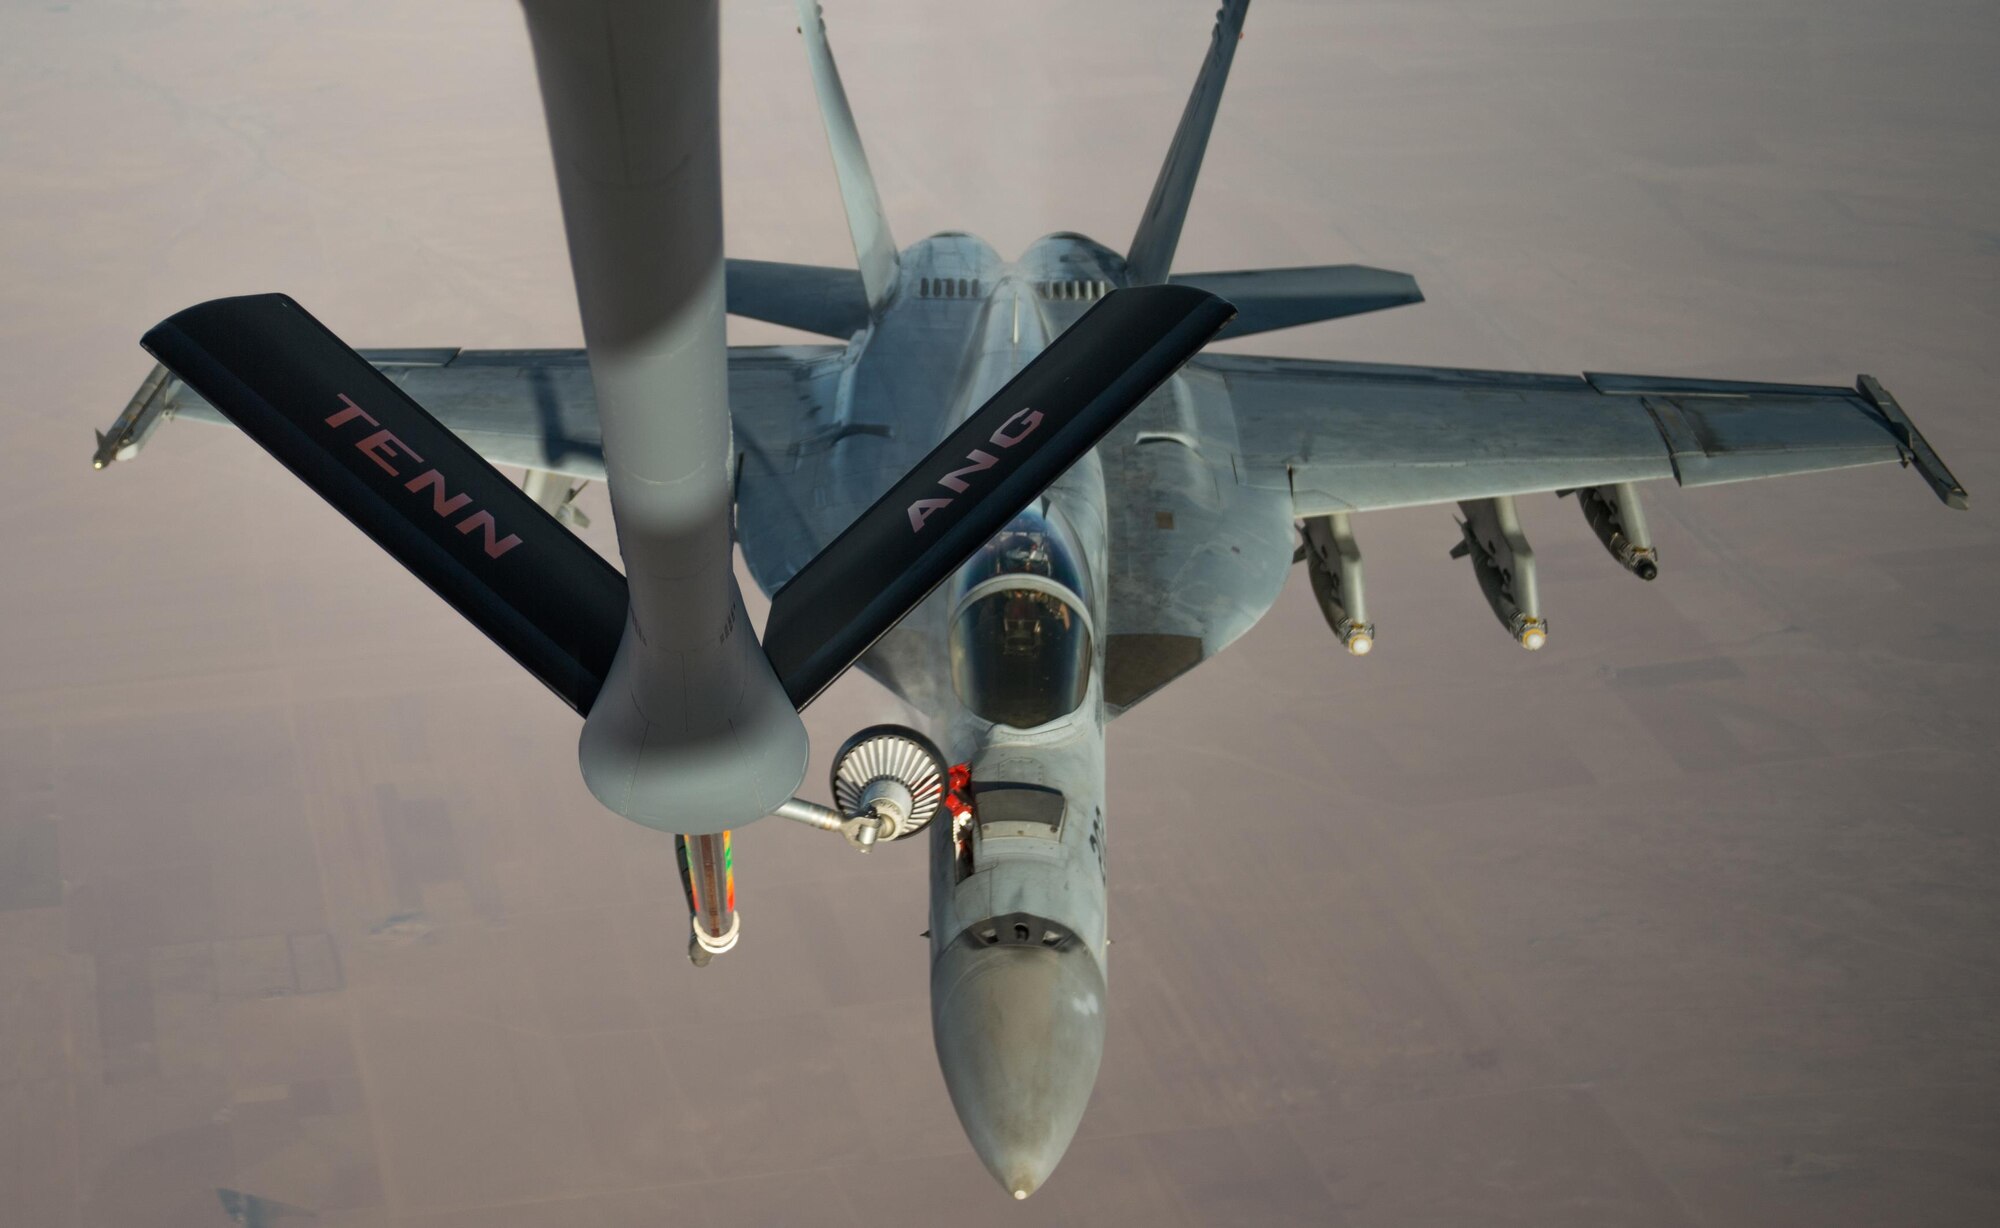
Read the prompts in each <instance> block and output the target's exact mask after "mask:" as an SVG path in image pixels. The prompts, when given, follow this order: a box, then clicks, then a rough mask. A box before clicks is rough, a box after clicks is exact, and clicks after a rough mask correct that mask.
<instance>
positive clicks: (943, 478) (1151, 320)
mask: <svg viewBox="0 0 2000 1228" xmlns="http://www.w3.org/2000/svg"><path fill="white" fill-rule="evenodd" d="M1229 316H1230V306H1229V304H1228V303H1226V302H1224V301H1223V300H1221V299H1219V298H1216V297H1215V296H1214V295H1212V294H1208V293H1206V292H1204V291H1201V290H1196V289H1193V288H1192V287H1188V286H1164V285H1162V286H1149V287H1142V288H1138V289H1130V290H1114V291H1112V292H1111V293H1110V294H1108V295H1106V296H1105V297H1104V298H1103V299H1102V300H1100V301H1099V302H1098V304H1097V306H1095V307H1093V308H1092V309H1091V310H1090V311H1089V312H1088V313H1087V314H1085V315H1084V317H1083V318H1082V319H1080V320H1078V321H1077V322H1076V323H1075V324H1073V325H1071V326H1070V328H1069V329H1068V331H1066V332H1064V333H1063V334H1062V335H1061V336H1059V337H1057V338H1056V340H1055V343H1054V344H1052V345H1050V346H1049V348H1048V349H1046V350H1044V351H1042V353H1041V354H1040V355H1039V356H1038V357H1036V359H1035V360H1034V361H1033V362H1031V363H1029V364H1028V366H1027V367H1026V368H1025V369H1024V370H1022V372H1021V373H1020V374H1019V375H1017V376H1015V377H1014V378H1013V379H1012V380H1010V381H1008V383H1007V386H1006V387H1004V388H1002V389H1001V390H1000V391H999V392H997V393H995V394H994V396H993V398H992V399H991V400H989V401H988V402H986V404H985V405H983V406H981V407H980V408H979V409H978V410H977V411H976V412H974V413H973V414H972V416H971V417H969V418H967V419H966V420H965V421H964V423H962V424H961V425H960V426H959V428H958V429H957V430H955V431H953V432H952V433H951V435H950V436H949V437H947V438H946V439H945V441H944V442H943V443H941V444H939V445H938V446H937V448H936V449H935V450H934V451H932V452H931V454H930V455H928V456H926V457H925V458H924V459H923V460H921V461H919V462H918V463H917V464H916V466H915V467H914V468H912V469H911V470H910V472H909V473H907V474H905V475H904V476H903V478H902V479H901V480H899V481H898V482H897V483H896V484H895V485H894V486H892V487H890V488H889V492H888V493H887V494H885V495H883V496H882V497H881V498H880V499H879V500H877V501H876V502H875V504H874V505H873V506H871V507H870V508H869V509H868V510H867V511H865V512H863V513H861V515H860V516H859V517H858V518H856V519H855V521H854V523H853V524H851V525H849V526H848V527H847V529H846V531H844V532H843V533H841V535H840V536H839V537H837V538H835V539H834V540H833V541H832V542H831V543H830V544H828V546H827V547H826V549H824V550H822V551H820V552H819V554H818V555H816V556H814V558H813V559H812V561H811V562H809V563H807V564H806V565H805V566H804V567H803V568H801V569H800V570H799V572H798V574H797V575H795V576H793V577H792V579H791V581H790V583H788V584H786V585H785V587H783V588H781V589H779V590H778V593H777V595H776V596H775V597H773V598H772V599H771V618H770V621H769V623H767V624H766V626H765V628H764V651H765V653H766V654H767V655H769V657H770V658H771V664H772V665H773V666H774V667H776V669H777V671H778V678H779V680H780V681H781V682H782V683H783V684H784V687H785V691H786V693H787V694H788V695H790V696H791V699H792V702H793V703H794V704H796V705H798V706H799V707H801V708H803V707H804V706H805V705H806V704H808V703H810V702H812V699H813V697H814V696H816V695H818V694H819V693H820V692H821V691H822V690H824V689H825V688H826V687H827V685H828V684H830V683H831V682H832V681H833V680H834V679H835V678H837V677H839V676H840V674H841V672H842V671H843V670H845V669H846V668H847V667H848V666H849V665H851V664H853V663H854V661H855V659H856V658H858V657H859V656H860V655H861V654H862V653H864V652H866V651H867V650H868V648H869V646H870V645H872V644H873V643H874V642H875V641H876V640H877V639H879V638H881V636H882V635H883V634H885V633H886V632H887V631H888V630H889V629H890V628H891V627H893V626H895V625H896V623H898V622H899V621H901V620H902V618H903V616H904V615H905V614H908V613H909V612H910V611H911V610H912V609H915V608H916V606H917V605H918V604H919V603H920V602H922V601H923V599H924V598H925V597H927V596H929V595H930V592H931V590H932V589H934V588H936V587H937V586H938V585H939V584H941V583H943V582H944V580H945V578H946V577H947V576H949V575H951V573H952V572H953V571H955V570H957V569H958V568H959V567H960V566H961V565H962V564H963V563H964V562H965V560H966V559H968V558H970V557H972V555H973V553H974V552H975V551H977V550H978V549H979V548H980V547H981V546H983V545H984V544H985V543H986V542H987V540H988V539H990V538H991V537H992V536H993V535H994V534H995V533H997V532H999V531H1000V529H1001V528H1002V527H1003V526H1004V525H1005V524H1006V523H1007V521H1009V520H1011V519H1012V518H1013V517H1014V516H1016V515H1018V514H1019V513H1020V511H1021V509H1022V508H1024V507H1026V506H1028V504H1030V503H1032V502H1033V501H1034V499H1035V496H1037V495H1039V494H1040V493H1041V492H1042V491H1043V490H1044V489H1045V488H1046V487H1047V486H1048V485H1049V483H1051V482H1053V481H1055V480H1056V478H1058V477H1060V476H1062V474H1063V472H1064V471H1065V470H1067V469H1068V468H1069V467H1070V466H1071V465H1073V464H1075V463H1076V462H1077V460H1078V459H1080V458H1081V457H1082V456H1083V454H1084V453H1086V452H1088V451H1090V449H1091V448H1093V447H1095V446H1096V445H1097V441H1098V440H1100V439H1102V438H1103V437H1104V435H1105V433H1106V432H1107V431H1109V430H1110V429H1111V428H1112V427H1113V426H1115V425H1116V424H1117V423H1118V421H1119V419H1121V418H1123V417H1124V416H1125V415H1126V414H1127V413H1129V412H1131V410H1132V409H1134V408H1135V407H1137V406H1138V404H1139V403H1140V402H1141V401H1143V400H1145V399H1146V397H1147V396H1148V395H1149V394H1150V393H1151V392H1152V391H1153V389H1155V388H1157V387H1159V386H1160V384H1161V383H1163V382H1165V380H1166V379H1167V377H1168V376H1170V375H1172V374H1173V373H1174V371H1175V370H1177V369H1178V368H1179V367H1180V365H1181V364H1182V363H1183V362H1186V361H1187V359H1188V358H1189V357H1190V356H1192V355H1193V354H1194V353H1195V352H1196V351H1197V350H1199V349H1201V347H1202V346H1203V345H1206V344H1207V343H1208V340H1209V339H1210V338H1211V337H1213V336H1214V335H1215V332H1216V330H1217V329H1219V328H1221V327H1222V326H1223V324H1224V323H1225V322H1227V321H1228V319H1229Z"/></svg>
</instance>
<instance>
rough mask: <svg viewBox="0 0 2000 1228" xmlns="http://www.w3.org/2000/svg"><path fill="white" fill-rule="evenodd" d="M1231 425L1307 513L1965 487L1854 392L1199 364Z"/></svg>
mask: <svg viewBox="0 0 2000 1228" xmlns="http://www.w3.org/2000/svg"><path fill="white" fill-rule="evenodd" d="M1194 365H1197V366H1199V367H1201V368H1202V369H1204V370H1206V371H1209V372H1212V373H1214V374H1215V375H1217V376H1219V377H1220V378H1221V380H1222V382H1223V384H1224V385H1225V386H1226V388H1227V390H1228V397H1229V402H1230V404H1231V406H1232V407H1233V409H1234V412H1235V417H1236V424H1237V431H1238V445H1239V446H1238V451H1237V459H1238V463H1239V465H1240V472H1239V475H1238V480H1239V481H1242V482H1244V483H1245V484H1247V485H1251V486H1256V487H1259V488H1263V489H1276V490H1284V491H1287V492H1289V493H1290V495H1291V498H1292V505H1293V511H1294V514H1296V515H1297V516H1299V517H1301V518H1303V517H1310V516H1322V515H1327V514H1330V513H1335V512H1360V511H1373V510H1377V509H1381V508H1392V507H1408V506H1412V505H1417V504H1426V503H1447V502H1452V501H1456V500H1469V499H1488V498H1493V497H1496V496H1502V495H1520V494H1530V493H1534V492H1538V491H1555V490H1567V489H1573V488H1577V487H1586V486H1603V485H1609V484H1613V483H1620V482H1638V481H1645V480H1648V479H1652V478H1673V479H1674V480H1675V481H1677V482H1678V483H1679V484H1680V485H1682V486H1706V485H1712V484H1714V483H1719V482H1736V481H1744V480H1747V479H1751V478H1768V477H1779V476H1782V475H1786V474H1794V473H1813V472H1818V471H1821V470H1827V469H1847V468H1851V467H1854V466H1857V465H1874V464H1883V463H1887V462H1891V461H1902V462H1905V463H1909V464H1914V465H1915V466H1916V468H1917V470H1918V472H1919V473H1920V474H1922V475H1923V477H1924V478H1925V480H1926V481H1927V482H1928V483H1929V484H1930V485H1931V487H1932V489H1933V491H1935V492H1936V494H1937V495H1938V497H1939V498H1940V499H1942V500H1944V501H1945V502H1946V503H1949V504H1951V505H1952V506H1955V507H1963V506H1964V501H1965V491H1964V489H1963V488H1962V487H1960V486H1959V485H1958V483H1957V482H1956V481H1955V480H1954V479H1953V478H1952V476H1951V474H1950V472H1949V471H1948V470H1946V469H1945V468H1944V465H1943V463H1942V462H1941V461H1939V460H1938V459H1937V456H1936V454H1935V453H1934V452H1932V451H1931V449H1930V446H1929V445H1928V444H1927V443H1926V442H1925V441H1924V438H1923V436H1922V435H1921V434H1920V433H1918V431H1917V429H1916V427H1915V425H1914V424H1913V423H1911V421H1910V419H1909V417H1908V415H1906V414H1905V413H1904V412H1903V411H1902V409H1901V407H1900V406H1898V405H1897V403H1896V401H1895V399H1894V398H1893V397H1891V396H1889V395H1888V393H1887V392H1886V391H1885V390H1884V389H1883V388H1882V386H1881V385H1880V384H1878V383H1876V382H1875V381H1874V380H1873V379H1871V378H1869V377H1868V376H1862V377H1861V379H1860V381H1859V383H1858V384H1857V386H1856V387H1853V388H1841V387H1835V386H1824V385H1812V384H1757V383H1735V382H1729V381H1723V380H1701V379H1673V378H1662V377H1655V376H1638V375H1600V374H1586V375H1583V376H1571V375H1527V374H1518V373H1514V372H1500V371H1461V370H1452V369H1448V368H1442V367H1398V366H1383V365H1376V364H1369V363H1339V362H1310V361H1302V360H1298V359H1284V358H1258V357H1239V356H1234V355H1231V356H1221V355H1206V356H1203V357H1200V358H1197V359H1196V360H1195V363H1194Z"/></svg>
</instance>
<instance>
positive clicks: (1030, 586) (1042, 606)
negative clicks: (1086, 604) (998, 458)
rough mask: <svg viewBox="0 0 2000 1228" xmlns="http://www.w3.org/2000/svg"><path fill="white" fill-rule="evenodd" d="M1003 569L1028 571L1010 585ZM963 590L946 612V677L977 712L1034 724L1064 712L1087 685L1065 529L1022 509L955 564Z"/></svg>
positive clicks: (1077, 588)
mask: <svg viewBox="0 0 2000 1228" xmlns="http://www.w3.org/2000/svg"><path fill="white" fill-rule="evenodd" d="M1008 576H1021V577H1023V578H1028V577H1033V579H1032V580H1030V581H1029V582H1028V583H1025V584H1022V585H1020V586H1018V587H1010V586H1007V585H1004V584H1000V583H996V581H999V580H1001V579H1003V578H1005V577H1008ZM959 577H960V578H959V591H961V592H964V593H967V594H968V596H967V597H966V598H964V599H963V600H962V601H961V603H960V605H959V607H958V610H957V612H956V613H954V614H953V615H952V621H951V636H950V649H951V684H952V687H953V689H954V690H956V691H957V692H958V698H959V702H961V703H963V704H964V705H965V706H966V708H967V709H969V710H970V711H972V712H973V713H974V714H976V715H978V716H979V717H980V718H982V719H984V720H989V721H992V722H993V723H995V724H997V725H1011V726H1013V727H1014V728H1016V729H1032V728H1034V727H1035V726H1037V725H1046V724H1048V723H1049V722H1050V721H1053V720H1057V719H1059V718H1061V717H1064V716H1068V715H1069V714H1070V713H1072V712H1074V711H1076V709H1077V707H1078V706H1079V705H1080V704H1082V703H1083V700H1084V696H1085V695H1086V694H1087V693H1088V692H1089V690H1090V667H1091V646H1090V628H1089V625H1088V624H1087V622H1086V621H1085V619H1084V616H1083V614H1082V612H1081V609H1080V606H1081V602H1082V599H1081V597H1080V596H1079V595H1078V594H1080V593H1082V592H1083V587H1084V580H1083V571H1082V568H1081V567H1080V566H1079V564H1078V560H1077V557H1076V552H1075V551H1074V550H1073V549H1071V548H1070V546H1069V543H1068V538H1067V535H1066V534H1064V533H1063V532H1062V531H1061V530H1060V529H1059V528H1057V526H1056V525H1055V523H1053V522H1052V521H1051V520H1049V519H1048V518H1047V517H1045V516H1042V515H1040V514H1038V513H1035V512H1024V513H1022V514H1021V515H1020V516H1017V517H1015V518H1014V520H1012V521H1011V522H1009V523H1008V525H1007V527H1006V528H1005V529H1002V530H1001V531H1000V532H999V533H998V534H997V535H995V536H994V538H993V540H992V541H991V542H988V543H987V545H986V546H985V548H984V549H982V550H981V551H980V552H979V553H978V554H977V555H975V556H973V559H972V561H971V562H969V563H967V564H966V566H965V569H964V570H963V571H961V572H960V573H959Z"/></svg>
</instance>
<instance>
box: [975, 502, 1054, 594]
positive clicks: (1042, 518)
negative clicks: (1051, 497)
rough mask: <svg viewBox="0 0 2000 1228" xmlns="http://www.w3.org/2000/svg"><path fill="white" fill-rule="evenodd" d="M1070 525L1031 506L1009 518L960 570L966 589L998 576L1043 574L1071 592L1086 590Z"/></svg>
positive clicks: (1042, 575) (1045, 577)
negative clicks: (1068, 527) (1071, 536)
mask: <svg viewBox="0 0 2000 1228" xmlns="http://www.w3.org/2000/svg"><path fill="white" fill-rule="evenodd" d="M1077 554H1078V552H1077V549H1076V547H1075V546H1074V545H1073V544H1071V541H1070V535H1069V531H1068V529H1067V528H1066V527H1065V526H1064V525H1062V524H1061V523H1060V522H1059V521H1057V520H1056V519H1054V518H1053V517H1050V516H1047V515H1044V514H1043V513H1042V512H1040V511H1037V510H1034V509H1032V508H1031V509H1029V510H1028V511H1025V512H1022V513H1021V514H1020V515H1019V516H1016V517H1014V518H1013V519H1012V520H1010V521H1008V522H1007V527H1006V528H1004V529H1002V530H1000V531H999V532H998V533H995V534H994V535H993V540H991V541H989V542H987V543H986V544H985V545H984V546H981V547H980V548H979V553H977V554H975V555H973V556H972V557H971V558H970V559H968V560H966V563H965V566H964V567H961V568H960V569H959V572H958V591H959V592H961V593H963V592H965V591H967V590H968V589H971V588H974V587H976V586H978V585H980V584H983V583H985V582H986V581H988V580H991V579H993V578H994V577H996V576H1006V575H1024V576H1041V577H1043V578H1044V579H1048V580H1053V581H1055V582H1056V583H1057V584H1060V585H1062V586H1063V587H1064V588H1066V589H1068V590H1069V591H1070V592H1072V593H1076V594H1078V595H1079V596H1082V595H1083V594H1084V593H1085V592H1086V590H1085V588H1084V586H1083V585H1084V580H1083V565H1082V562H1081V561H1080V560H1079V559H1078V557H1077Z"/></svg>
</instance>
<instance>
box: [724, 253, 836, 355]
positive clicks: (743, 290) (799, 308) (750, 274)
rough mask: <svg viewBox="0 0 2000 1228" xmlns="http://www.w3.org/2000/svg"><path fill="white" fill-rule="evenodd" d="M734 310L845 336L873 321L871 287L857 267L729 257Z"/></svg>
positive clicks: (730, 298)
mask: <svg viewBox="0 0 2000 1228" xmlns="http://www.w3.org/2000/svg"><path fill="white" fill-rule="evenodd" d="M726 265H727V281H726V287H727V291H726V292H727V296H728V302H729V314H730V315H733V316H742V317H744V318H745V319H749V320H762V321H764V322H765V323H767V324H782V325H784V326H785V327H786V328H801V329H804V330H805V331H806V332H809V333H819V334H821V335H822V336H827V337H838V338H840V339H841V340H842V341H845V340H847V339H848V338H849V337H852V336H853V335H854V334H855V333H858V332H860V331H861V330H862V329H864V328H866V327H867V326H868V292H867V290H865V289H864V288H863V287H862V282H861V274H860V272H859V271H857V270H855V269H830V268H826V267H824V266H821V265H816V264H780V263H778V262H776V261H771V260H730V261H727V262H726Z"/></svg>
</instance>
